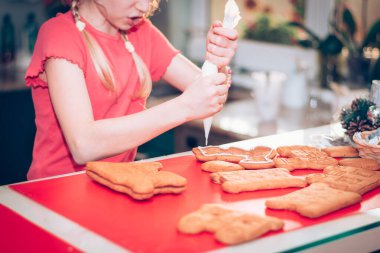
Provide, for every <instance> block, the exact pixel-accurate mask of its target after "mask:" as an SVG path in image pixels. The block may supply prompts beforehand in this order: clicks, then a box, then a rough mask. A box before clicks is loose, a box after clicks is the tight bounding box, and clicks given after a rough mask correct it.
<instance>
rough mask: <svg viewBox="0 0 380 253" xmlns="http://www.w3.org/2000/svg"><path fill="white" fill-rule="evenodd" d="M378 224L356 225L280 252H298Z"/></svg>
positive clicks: (379, 224)
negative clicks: (350, 228) (356, 226)
mask: <svg viewBox="0 0 380 253" xmlns="http://www.w3.org/2000/svg"><path fill="white" fill-rule="evenodd" d="M379 226H380V221H378V222H375V223H372V224H368V225H366V226H362V227H358V228H355V229H352V230H349V231H346V232H343V233H340V234H337V235H333V236H329V237H327V238H324V239H321V240H318V241H314V242H311V243H308V244H305V245H302V246H299V247H296V248H293V249H289V250H286V251H282V252H283V253H291V252H298V251H301V250H306V249H310V248H312V247H316V246H319V245H321V244H325V243H329V242H332V241H336V240H339V239H342V238H344V237H348V236H352V235H354V234H358V233H361V232H363V231H366V230H370V229H373V228H376V227H379Z"/></svg>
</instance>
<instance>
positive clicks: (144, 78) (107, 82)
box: [71, 0, 159, 98]
mask: <svg viewBox="0 0 380 253" xmlns="http://www.w3.org/2000/svg"><path fill="white" fill-rule="evenodd" d="M78 5H79V0H72V1H71V12H72V14H73V17H74V20H75V22H80V15H79V8H78ZM158 5H159V0H153V1H151V4H150V10H149V11H148V13H147V14H146V15H145V17H149V16H151V15H152V14H153V13H154V11H155V10H157V8H158ZM81 32H82V34H83V37H84V39H85V43H86V45H87V48H88V50H89V52H90V56H91V59H92V61H93V63H94V66H95V70H96V73H97V74H98V76H99V78H100V81H101V82H102V84H103V85H104V87H106V88H107V89H108V90H110V91H115V90H116V88H117V87H115V78H114V75H113V72H112V69H111V67H110V63H109V61H108V59H107V57H106V56H105V54H104V52H103V50H102V49H101V47H100V46H99V44H98V43H97V41H96V40H95V39H94V37H93V36H92V35H91V34H90V33H88V32H87V31H86V30H85V29H82V30H81ZM121 35H122V38H123V40H124V42H125V43H127V42H129V40H128V36H127V34H126V32H125V31H121ZM130 45H131V44H130ZM127 49H128V51H129V52H130V53H131V54H132V57H133V60H134V62H135V65H136V69H137V73H138V75H139V79H140V89H139V91H138V93H137V94H136V95H135V98H147V97H148V96H149V94H150V92H151V90H152V79H151V76H150V73H149V70H148V68H147V66H146V65H145V63H144V61H143V60H142V59H141V57H140V56H139V55H138V54H137V53H136V52H135V50H134V48H133V47H132V50H131V49H130V48H127Z"/></svg>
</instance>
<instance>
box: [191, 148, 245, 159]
mask: <svg viewBox="0 0 380 253" xmlns="http://www.w3.org/2000/svg"><path fill="white" fill-rule="evenodd" d="M205 148H220V149H224V150H227V149H229V148H226V147H220V146H207V147H198V149H199V151H201V153H202V155H203V156H219V155H224V156H237V157H243V158H244V159H247V158H248V156H247V155H239V154H231V153H215V154H207V153H206V151H205ZM242 150H243V149H242Z"/></svg>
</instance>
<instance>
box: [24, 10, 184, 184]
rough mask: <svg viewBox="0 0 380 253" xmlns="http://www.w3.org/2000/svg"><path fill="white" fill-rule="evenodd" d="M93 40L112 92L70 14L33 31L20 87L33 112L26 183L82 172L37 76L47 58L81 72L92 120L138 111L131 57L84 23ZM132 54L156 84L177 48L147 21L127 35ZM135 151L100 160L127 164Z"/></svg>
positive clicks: (118, 39) (118, 42) (120, 44)
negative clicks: (35, 34) (114, 89)
mask: <svg viewBox="0 0 380 253" xmlns="http://www.w3.org/2000/svg"><path fill="white" fill-rule="evenodd" d="M85 29H86V30H87V31H88V32H89V33H91V35H92V36H93V37H94V38H95V39H96V40H97V42H98V43H99V45H100V46H101V48H102V49H103V51H104V53H105V55H106V57H107V58H108V61H109V62H110V65H111V68H112V70H113V74H114V77H115V80H116V81H115V82H116V85H115V86H116V87H117V92H116V93H113V92H110V91H108V90H107V89H106V88H105V87H104V86H103V84H102V83H101V82H100V79H99V77H98V75H97V73H96V71H95V67H94V65H93V62H92V60H91V56H90V54H89V52H88V49H87V46H86V45H85V42H84V38H83V35H82V34H81V33H80V32H79V31H78V29H77V28H76V26H75V23H74V19H73V17H72V15H71V13H70V12H67V13H65V14H59V15H57V17H55V18H52V19H50V20H48V21H47V22H46V23H44V24H43V25H42V27H41V29H40V31H39V34H38V39H37V42H36V46H35V50H34V53H33V57H32V60H31V63H30V66H29V68H28V69H27V72H26V76H25V81H26V85H27V86H30V87H31V88H32V97H33V102H34V108H35V113H36V119H35V122H36V127H37V132H36V137H35V142H34V150H33V162H32V164H31V167H30V169H29V172H28V179H36V178H42V177H47V176H54V175H59V174H64V173H69V172H75V171H78V170H81V169H83V166H82V165H78V164H76V163H75V161H74V160H73V158H72V156H71V154H70V151H69V149H68V146H67V143H66V141H65V138H64V136H63V133H62V130H61V127H60V125H59V122H58V120H57V118H56V115H55V113H54V108H53V106H52V103H51V100H50V95H49V86H48V83H46V82H44V81H43V80H42V79H41V78H40V74H42V73H43V72H44V71H45V70H44V67H45V66H44V64H45V62H46V60H47V59H49V58H60V59H66V60H68V61H69V62H71V63H73V64H76V65H78V66H79V68H81V69H82V71H83V73H84V76H85V80H86V86H87V90H88V93H89V96H90V100H91V105H92V109H93V114H94V118H95V120H99V119H107V118H115V117H120V116H124V115H128V114H133V113H136V112H140V111H142V110H143V109H144V107H143V105H144V102H145V101H143V100H142V99H133V97H134V94H135V93H136V92H137V91H138V90H139V86H140V82H139V77H138V73H137V70H136V67H135V65H134V61H133V58H132V56H131V54H130V53H129V52H128V51H127V50H126V48H125V46H124V43H123V40H122V38H121V37H120V35H115V36H113V35H109V34H106V33H103V32H101V31H98V30H96V29H95V28H94V27H92V26H91V25H89V24H88V23H87V25H86V28H85ZM128 37H129V40H130V41H131V43H132V44H133V45H134V47H135V49H136V52H137V53H138V54H139V56H140V57H141V58H142V59H143V61H144V62H145V64H146V65H147V67H148V69H149V70H150V73H151V76H152V80H153V81H157V80H159V79H160V78H161V77H162V75H163V74H164V73H165V71H166V69H167V67H168V66H169V64H170V62H171V60H172V59H173V57H174V56H175V55H176V54H177V53H178V50H176V49H174V47H173V46H172V45H171V44H170V43H169V42H168V41H167V39H166V38H165V37H164V36H163V35H162V34H161V32H159V31H158V30H157V28H155V27H154V26H153V25H152V23H151V22H150V21H149V20H145V21H144V22H143V23H142V24H141V25H139V26H138V27H136V28H133V29H132V30H131V31H130V32H129V33H128ZM136 150H137V148H134V149H131V150H128V151H126V152H124V153H122V154H119V155H117V156H114V157H109V158H107V159H104V160H106V161H114V162H121V161H132V160H133V159H134V157H135V154H136Z"/></svg>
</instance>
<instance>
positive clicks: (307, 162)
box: [273, 156, 338, 171]
mask: <svg viewBox="0 0 380 253" xmlns="http://www.w3.org/2000/svg"><path fill="white" fill-rule="evenodd" d="M273 161H274V164H275V167H276V168H286V169H288V170H289V171H292V170H295V169H314V170H323V169H324V168H326V167H327V166H332V165H338V161H337V160H336V159H334V158H332V157H328V156H325V157H309V158H300V157H291V158H275V159H274V160H273Z"/></svg>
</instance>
